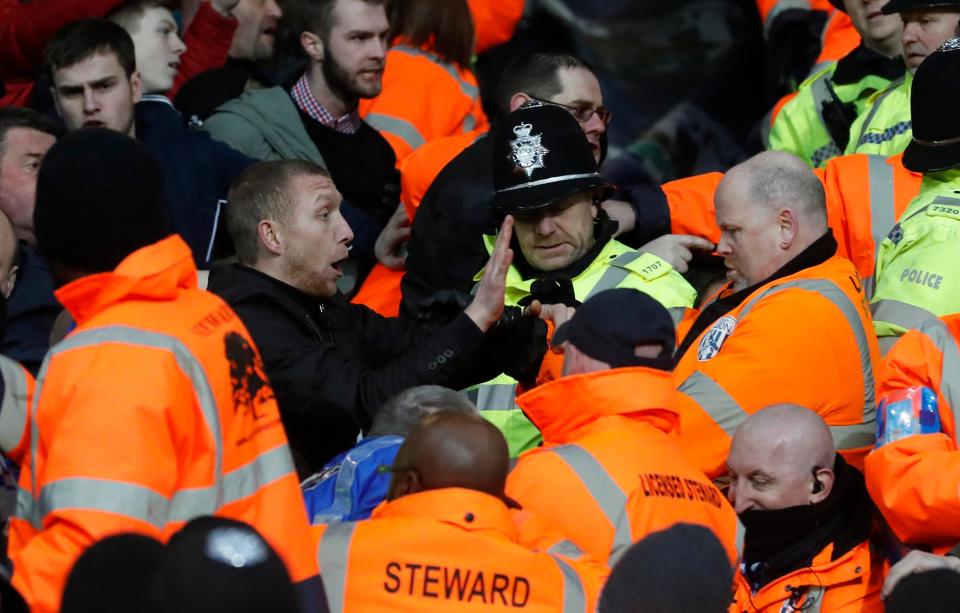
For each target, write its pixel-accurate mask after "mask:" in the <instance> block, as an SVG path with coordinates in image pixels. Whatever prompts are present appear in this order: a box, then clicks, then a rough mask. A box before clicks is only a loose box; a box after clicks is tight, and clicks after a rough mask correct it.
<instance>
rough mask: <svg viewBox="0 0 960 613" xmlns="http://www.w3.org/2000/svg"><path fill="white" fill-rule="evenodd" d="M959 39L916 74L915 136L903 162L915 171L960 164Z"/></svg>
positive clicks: (912, 96) (945, 45) (936, 53)
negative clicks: (959, 111)
mask: <svg viewBox="0 0 960 613" xmlns="http://www.w3.org/2000/svg"><path fill="white" fill-rule="evenodd" d="M957 106H960V39H958V38H952V39H950V40H948V41H947V42H945V43H943V45H941V46H940V48H939V49H937V50H936V51H934V52H933V53H931V54H930V55H929V56H927V58H926V59H925V60H923V63H922V64H920V67H919V68H917V74H916V75H915V76H914V77H913V88H912V90H911V92H910V114H911V116H912V120H913V140H912V141H911V142H910V144H909V145H907V149H906V151H904V152H903V165H904V166H905V167H906V168H907V169H909V170H912V171H914V172H936V171H938V170H946V169H947V168H953V167H955V166H960V113H958V112H957Z"/></svg>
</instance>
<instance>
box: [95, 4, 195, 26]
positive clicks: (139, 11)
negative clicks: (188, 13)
mask: <svg viewBox="0 0 960 613" xmlns="http://www.w3.org/2000/svg"><path fill="white" fill-rule="evenodd" d="M180 4H181V3H180V1H179V0H127V2H124V3H123V4H121V5H120V6H118V7H117V8H115V9H113V10H112V11H110V12H109V13H107V19H109V20H110V21H112V22H113V23H115V24H117V25H119V26H120V27H122V28H123V29H124V30H126V31H127V32H129V33H130V34H136V33H137V31H138V30H139V28H140V19H141V18H142V17H143V15H144V13H146V12H147V11H149V10H150V9H155V8H164V9H167V10H169V11H171V12H173V11H175V10H177V9H179V8H180Z"/></svg>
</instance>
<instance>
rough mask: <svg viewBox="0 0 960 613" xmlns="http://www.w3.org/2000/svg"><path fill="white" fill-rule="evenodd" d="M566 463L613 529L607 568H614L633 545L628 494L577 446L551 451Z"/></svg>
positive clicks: (594, 460)
mask: <svg viewBox="0 0 960 613" xmlns="http://www.w3.org/2000/svg"><path fill="white" fill-rule="evenodd" d="M550 451H551V452H552V453H555V454H557V455H558V456H560V458H561V459H562V460H563V461H564V462H566V463H567V465H568V466H569V467H570V468H571V470H573V472H574V473H575V474H576V475H577V477H579V478H580V482H581V483H583V486H584V487H585V488H587V491H588V492H590V496H591V497H592V498H593V500H594V501H595V502H596V503H597V506H598V507H600V510H601V511H602V512H603V515H604V516H605V517H606V518H607V521H609V522H610V526H611V527H612V528H613V543H612V544H611V547H610V558H609V566H613V565H614V564H615V563H616V562H617V560H619V559H620V556H622V555H623V553H624V551H626V549H627V547H629V546H630V544H631V543H633V536H632V534H631V531H630V521H629V520H628V519H627V517H626V506H627V495H626V494H625V493H624V491H623V490H622V489H620V486H619V485H617V483H616V482H615V481H614V480H613V478H612V477H610V474H609V473H607V469H605V468H604V467H603V465H602V464H600V462H598V461H597V459H596V458H594V457H593V455H591V454H590V452H589V451H587V450H586V449H584V448H583V447H580V446H579V445H561V446H559V447H554V448H553V449H551V450H550Z"/></svg>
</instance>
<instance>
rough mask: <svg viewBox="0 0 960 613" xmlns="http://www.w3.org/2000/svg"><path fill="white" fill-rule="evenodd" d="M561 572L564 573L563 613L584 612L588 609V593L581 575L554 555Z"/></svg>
mask: <svg viewBox="0 0 960 613" xmlns="http://www.w3.org/2000/svg"><path fill="white" fill-rule="evenodd" d="M551 557H552V556H551ZM552 559H553V561H554V562H555V563H556V565H557V566H559V567H560V572H561V573H562V574H563V609H562V610H563V613H583V612H585V611H586V610H587V594H586V592H585V591H584V589H583V582H582V581H580V575H578V574H577V571H575V570H574V569H573V567H572V566H570V565H569V564H567V563H566V562H564V561H563V560H561V559H560V558H556V557H552Z"/></svg>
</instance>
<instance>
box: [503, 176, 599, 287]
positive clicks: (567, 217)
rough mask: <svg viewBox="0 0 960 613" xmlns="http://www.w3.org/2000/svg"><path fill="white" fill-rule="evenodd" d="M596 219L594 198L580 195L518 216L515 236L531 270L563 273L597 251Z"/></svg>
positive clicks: (516, 216) (514, 229)
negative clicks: (593, 251)
mask: <svg viewBox="0 0 960 613" xmlns="http://www.w3.org/2000/svg"><path fill="white" fill-rule="evenodd" d="M596 215H597V207H596V206H595V205H594V203H593V194H592V193H591V192H590V191H582V192H577V193H576V194H573V195H571V196H568V197H567V198H564V199H563V200H560V201H558V202H554V203H553V204H551V205H550V206H548V207H544V208H542V209H537V210H535V211H530V212H529V213H514V214H513V216H514V220H515V223H514V226H513V232H514V234H516V236H517V242H518V243H519V244H520V251H521V252H522V253H523V257H524V258H525V259H526V260H527V262H528V263H529V264H530V265H531V266H533V267H534V268H536V269H537V270H542V271H551V270H560V269H562V268H566V267H567V266H569V265H570V264H573V263H574V262H576V261H577V260H579V259H580V258H582V257H583V256H584V255H585V254H586V253H587V251H589V250H590V248H591V247H593V243H594V237H593V219H594V217H596Z"/></svg>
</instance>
